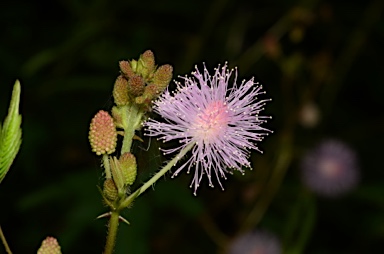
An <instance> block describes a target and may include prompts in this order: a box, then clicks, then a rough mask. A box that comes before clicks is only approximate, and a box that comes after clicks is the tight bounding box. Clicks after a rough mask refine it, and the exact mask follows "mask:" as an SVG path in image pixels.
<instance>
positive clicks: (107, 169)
mask: <svg viewBox="0 0 384 254" xmlns="http://www.w3.org/2000/svg"><path fill="white" fill-rule="evenodd" d="M103 165H104V168H105V178H107V179H111V178H112V175H111V167H110V166H109V158H108V155H107V154H103Z"/></svg>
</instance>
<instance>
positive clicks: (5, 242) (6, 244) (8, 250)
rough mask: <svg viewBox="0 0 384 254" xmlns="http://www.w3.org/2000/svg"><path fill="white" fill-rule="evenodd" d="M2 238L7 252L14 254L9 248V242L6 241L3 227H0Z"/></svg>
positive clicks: (0, 236)
mask: <svg viewBox="0 0 384 254" xmlns="http://www.w3.org/2000/svg"><path fill="white" fill-rule="evenodd" d="M0 238H1V241H2V242H3V245H4V248H5V251H6V252H7V253H8V254H12V251H11V249H10V248H9V246H8V243H7V240H6V239H5V236H4V233H3V230H2V229H1V226H0Z"/></svg>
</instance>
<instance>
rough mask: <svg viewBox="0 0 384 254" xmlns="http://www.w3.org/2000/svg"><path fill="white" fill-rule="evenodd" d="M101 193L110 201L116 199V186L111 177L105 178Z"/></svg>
mask: <svg viewBox="0 0 384 254" xmlns="http://www.w3.org/2000/svg"><path fill="white" fill-rule="evenodd" d="M103 193H104V196H105V197H106V198H107V199H108V200H110V201H115V200H117V197H118V193H117V188H116V185H115V182H114V181H113V180H112V179H111V178H107V179H105V181H104V188H103Z"/></svg>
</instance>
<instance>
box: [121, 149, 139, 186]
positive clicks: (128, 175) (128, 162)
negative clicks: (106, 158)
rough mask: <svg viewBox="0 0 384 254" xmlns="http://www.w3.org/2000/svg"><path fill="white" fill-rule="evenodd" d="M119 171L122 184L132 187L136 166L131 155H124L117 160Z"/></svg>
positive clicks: (134, 159)
mask: <svg viewBox="0 0 384 254" xmlns="http://www.w3.org/2000/svg"><path fill="white" fill-rule="evenodd" d="M119 162H120V169H121V172H122V176H123V179H124V183H125V184H127V185H132V184H133V183H134V182H135V180H136V175H137V164H136V158H135V156H134V155H133V154H131V153H124V154H122V155H121V156H120V158H119Z"/></svg>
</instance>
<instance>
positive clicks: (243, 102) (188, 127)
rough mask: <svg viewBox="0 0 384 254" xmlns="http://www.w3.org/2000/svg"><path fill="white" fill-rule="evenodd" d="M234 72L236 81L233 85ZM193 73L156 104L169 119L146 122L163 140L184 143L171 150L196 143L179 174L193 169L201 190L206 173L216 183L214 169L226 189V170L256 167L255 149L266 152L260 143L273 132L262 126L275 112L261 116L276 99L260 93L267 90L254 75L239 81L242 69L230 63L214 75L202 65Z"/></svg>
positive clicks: (156, 110) (194, 183)
mask: <svg viewBox="0 0 384 254" xmlns="http://www.w3.org/2000/svg"><path fill="white" fill-rule="evenodd" d="M233 73H235V77H234V80H233V81H232V82H231V84H229V83H230V78H231V75H232V74H233ZM192 75H193V77H187V76H186V77H183V82H181V83H180V82H176V85H177V90H176V91H175V92H174V93H171V92H170V91H169V90H166V91H165V92H164V93H163V94H162V95H161V96H160V97H159V99H158V100H157V101H156V102H155V103H154V111H155V112H156V113H158V114H159V115H160V116H162V117H163V118H164V119H165V122H159V121H157V120H154V119H149V120H148V121H147V122H146V123H145V124H144V125H145V126H146V127H147V135H149V136H157V137H159V139H161V140H163V142H167V141H171V140H177V141H178V142H179V144H180V145H179V146H178V147H176V148H174V149H163V151H164V153H165V154H168V153H173V152H176V151H180V150H182V149H183V148H185V147H186V146H188V145H190V144H191V143H193V144H194V146H193V148H192V155H191V157H190V158H189V159H188V160H187V161H185V162H184V163H183V165H181V166H180V167H179V168H178V169H177V170H176V171H175V172H174V174H173V176H176V175H177V174H178V173H179V172H180V171H181V170H182V169H183V168H185V167H187V168H188V170H187V172H188V173H189V172H190V171H191V169H193V170H194V177H193V180H192V183H191V187H192V186H193V187H194V190H195V191H194V193H195V195H196V190H197V188H198V187H199V185H200V182H201V179H202V177H203V175H204V174H206V175H207V177H208V181H209V186H211V187H213V183H212V174H214V175H215V177H216V178H217V180H218V182H219V184H220V186H221V188H222V189H223V186H222V184H221V182H220V178H224V179H226V176H225V174H226V173H229V172H230V171H228V170H227V168H230V169H233V170H239V171H240V172H242V173H244V171H243V169H242V167H243V166H245V167H250V163H249V161H248V157H249V153H250V149H255V150H257V151H259V152H261V151H260V150H259V148H258V147H257V146H256V142H260V141H261V140H262V139H263V138H264V136H265V135H268V133H269V132H271V131H269V130H268V129H265V128H263V127H261V124H263V123H265V122H266V121H267V119H270V117H265V116H259V113H260V112H261V111H262V110H263V109H264V108H263V107H264V105H265V103H266V102H267V101H270V100H269V99H267V100H259V99H258V98H257V96H258V95H260V94H265V92H264V91H263V90H262V86H261V85H259V84H258V83H255V82H254V81H253V78H252V79H250V80H249V81H243V82H242V83H241V84H240V85H238V84H237V83H236V81H237V69H236V70H235V71H234V70H228V69H227V64H225V65H224V66H223V67H222V68H220V66H219V67H218V68H217V69H215V74H214V75H213V76H211V75H210V74H209V72H208V70H207V69H206V68H205V66H204V72H203V73H200V71H199V70H198V69H197V67H196V71H195V72H193V73H192Z"/></svg>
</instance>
